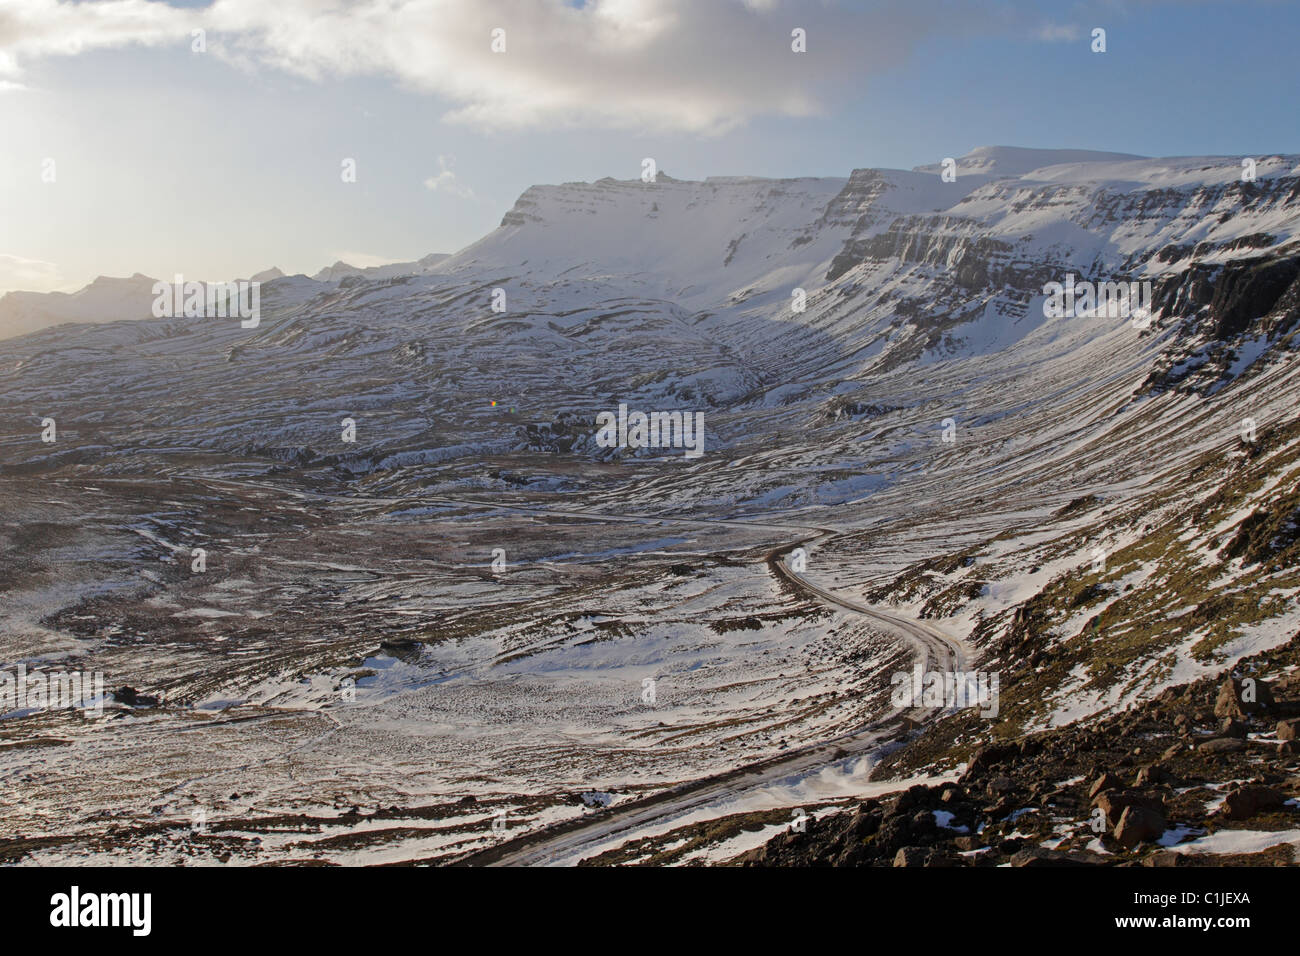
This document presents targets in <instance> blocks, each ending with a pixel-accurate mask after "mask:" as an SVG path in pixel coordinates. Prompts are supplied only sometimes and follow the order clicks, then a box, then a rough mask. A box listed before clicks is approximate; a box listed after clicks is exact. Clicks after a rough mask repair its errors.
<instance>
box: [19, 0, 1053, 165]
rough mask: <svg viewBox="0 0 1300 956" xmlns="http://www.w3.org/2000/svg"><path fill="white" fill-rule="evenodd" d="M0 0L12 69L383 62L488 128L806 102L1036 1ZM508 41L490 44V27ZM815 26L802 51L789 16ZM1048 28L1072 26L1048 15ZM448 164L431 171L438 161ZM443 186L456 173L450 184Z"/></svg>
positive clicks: (991, 27) (349, 66) (725, 119)
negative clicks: (113, 59) (186, 52)
mask: <svg viewBox="0 0 1300 956" xmlns="http://www.w3.org/2000/svg"><path fill="white" fill-rule="evenodd" d="M977 6H979V5H975V4H953V3H951V2H949V0H874V2H872V3H863V2H857V0H823V2H821V3H817V4H811V3H805V2H798V0H588V2H587V3H586V4H584V5H581V6H574V5H572V4H570V3H566V2H564V0H342V2H340V0H275V2H268V0H215V2H214V3H212V4H211V5H210V6H208V7H200V8H186V9H182V8H177V7H171V6H168V5H167V4H164V3H156V2H145V0H101V2H96V3H69V2H60V0H0V78H3V77H8V78H10V79H11V80H12V79H15V78H17V77H18V76H20V75H21V70H22V68H23V65H24V64H26V63H28V62H30V61H34V60H37V59H39V58H42V57H48V56H55V55H75V54H78V53H81V52H83V51H87V50H95V49H108V48H120V47H127V46H132V45H144V46H156V45H159V44H172V45H177V46H179V45H181V44H185V45H188V44H189V42H190V31H191V30H193V29H195V28H197V27H202V28H204V29H205V30H206V31H207V36H208V43H209V50H210V51H211V53H210V54H209V55H214V56H220V57H224V58H225V59H227V60H229V61H230V62H232V63H235V64H238V65H240V66H247V67H251V68H257V67H267V66H269V67H273V68H276V69H280V70H284V71H287V72H290V73H293V74H296V75H299V76H302V77H306V78H309V79H313V80H325V79H328V78H331V77H340V76H386V77H389V78H391V79H393V80H394V81H395V82H397V83H398V84H399V85H401V86H402V87H404V88H407V89H411V90H415V91H418V92H422V93H427V94H432V95H435V96H438V97H440V98H442V99H443V100H445V101H447V102H448V103H449V104H450V108H449V110H448V112H447V113H446V114H445V118H447V119H449V120H452V121H457V122H463V123H469V124H473V125H475V126H478V127H486V128H521V127H543V128H556V127H564V126H589V127H602V128H622V129H632V130H642V129H651V130H665V129H666V130H692V131H699V132H719V131H723V130H726V129H728V128H731V127H733V126H736V125H739V124H742V123H744V122H746V121H747V120H749V119H751V118H754V117H756V116H762V115H781V116H796V117H797V116H809V115H816V114H819V113H822V112H824V111H825V110H826V109H827V108H828V107H829V106H830V100H832V99H833V98H835V97H836V96H844V97H848V96H852V95H854V93H856V91H857V90H858V89H860V87H861V85H862V84H863V83H864V82H866V81H867V80H868V78H869V77H871V76H872V75H874V74H877V73H879V72H882V71H885V70H888V69H891V68H893V67H895V66H897V65H899V64H900V63H902V62H903V61H904V60H905V59H906V58H907V57H908V56H909V55H910V53H911V51H912V50H914V49H915V48H916V47H917V45H918V44H919V43H920V42H921V41H923V40H925V39H926V38H927V37H929V36H932V35H934V34H937V33H948V34H954V33H968V34H969V33H974V32H978V31H984V32H988V31H1004V32H1008V33H1022V32H1023V31H1024V25H1025V23H1026V22H1032V19H1033V16H1032V13H1033V12H1034V11H1035V10H1036V9H1037V4H1036V3H1035V2H1034V0H1006V2H1004V3H1001V4H999V5H997V6H994V7H992V8H983V9H977ZM498 27H500V28H502V29H504V30H505V31H506V50H505V52H504V53H494V52H492V50H491V38H492V31H493V30H494V29H495V28H498ZM795 27H800V28H803V29H804V30H806V31H807V52H806V53H794V52H792V51H791V49H790V32H791V30H792V29H793V28H795ZM1046 29H1047V30H1048V31H1049V34H1051V38H1052V39H1058V38H1062V36H1063V35H1062V34H1060V31H1061V30H1062V29H1063V28H1060V27H1048V28H1046ZM435 179H436V177H435ZM431 188H439V189H441V188H443V186H442V185H439V186H438V187H431Z"/></svg>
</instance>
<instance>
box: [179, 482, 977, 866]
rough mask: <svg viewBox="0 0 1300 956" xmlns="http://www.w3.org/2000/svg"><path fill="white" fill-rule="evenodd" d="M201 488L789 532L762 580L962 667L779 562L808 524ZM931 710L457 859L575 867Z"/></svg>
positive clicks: (883, 738)
mask: <svg viewBox="0 0 1300 956" xmlns="http://www.w3.org/2000/svg"><path fill="white" fill-rule="evenodd" d="M177 477H178V478H181V479H189V480H194V481H199V482H203V483H205V484H208V485H226V486H233V487H239V488H257V489H260V490H263V491H273V492H275V493H277V494H290V495H293V496H294V497H299V498H319V499H325V500H332V501H338V502H347V503H349V504H354V505H358V504H362V505H373V504H404V505H410V504H411V503H412V502H413V501H419V502H421V503H424V502H430V501H443V502H447V503H450V504H458V505H466V506H471V507H476V508H484V509H488V510H494V511H514V512H521V513H526V514H540V515H547V516H550V517H557V518H561V517H562V518H576V519H586V520H592V521H620V522H638V523H650V524H662V523H664V522H665V521H668V522H672V523H682V524H700V525H718V524H721V525H733V526H738V527H744V528H748V529H751V530H753V529H759V530H776V531H783V532H788V531H794V532H798V533H799V534H800V535H801V537H800V538H799V539H798V540H796V541H794V542H790V543H786V544H783V545H781V546H779V547H777V548H775V549H773V550H771V551H769V552H768V553H767V554H766V555H765V557H764V561H765V563H766V564H767V567H768V569H769V570H770V572H771V573H772V574H773V575H774V576H775V577H777V578H779V579H781V580H784V581H786V582H788V583H789V584H790V585H791V586H793V587H794V588H796V589H798V590H802V591H804V592H806V593H808V594H810V595H812V596H814V597H816V598H817V599H818V600H820V601H822V602H823V603H825V604H828V605H830V606H832V607H834V608H836V609H837V610H840V611H847V612H849V613H852V614H857V615H860V616H862V617H866V618H868V619H869V620H870V621H871V622H872V623H873V624H874V625H876V626H877V627H878V628H880V629H881V630H883V631H886V632H888V633H891V634H893V635H895V636H896V637H897V638H899V639H900V640H901V641H903V642H906V643H909V644H911V645H912V646H914V647H915V649H916V650H917V652H918V654H919V655H921V662H922V664H923V665H924V668H925V669H926V670H927V671H943V672H959V671H963V670H965V669H966V662H967V654H966V649H965V647H964V646H963V645H962V643H961V642H960V641H958V640H956V639H954V638H952V637H949V636H948V635H946V634H944V633H942V632H941V631H939V630H938V629H937V628H935V627H933V626H932V625H929V624H927V623H925V622H924V621H920V620H913V619H910V618H906V617H901V616H899V615H896V614H893V613H890V612H888V611H885V610H882V609H880V608H876V607H871V606H869V605H866V604H862V603H859V602H857V601H853V600H850V599H849V598H846V597H843V596H841V595H839V594H836V593H834V592H833V591H829V590H827V589H825V588H823V587H821V586H820V585H817V584H814V583H813V582H811V581H809V580H808V579H807V578H806V577H805V576H804V575H803V574H801V573H799V572H796V571H795V570H793V569H792V568H791V567H790V565H789V563H788V562H787V560H786V559H787V558H788V557H789V556H790V554H791V553H792V552H793V551H794V550H795V549H797V548H810V547H812V546H813V545H815V544H817V543H820V542H822V541H827V540H830V539H832V538H834V537H836V536H838V535H839V534H840V533H841V532H838V531H835V530H832V529H828V528H820V527H809V526H807V525H795V524H787V523H778V522H767V521H756V520H747V519H737V518H684V517H678V516H662V515H661V516H654V515H638V514H611V513H609V512H603V511H588V510H572V509H558V508H547V507H538V506H533V505H525V504H517V503H503V502H493V501H483V500H479V499H472V498H459V497H452V496H448V495H428V496H425V497H420V498H419V499H411V498H391V499H390V498H358V497H354V496H345V495H332V494H326V493H321V492H310V491H308V492H304V491H296V490H291V489H286V488H283V487H279V486H276V485H269V484H263V483H259V482H253V481H243V480H238V481H236V480H229V479H217V478H209V477H204V476H199V475H184V476H177ZM933 713H934V711H933V710H924V709H917V708H909V709H908V711H904V710H902V709H899V708H895V709H894V710H892V711H891V712H890V713H888V714H886V715H885V716H883V717H881V718H879V719H877V720H874V721H871V722H870V723H867V724H864V725H863V726H861V727H858V728H856V729H854V730H851V731H849V732H847V733H844V734H840V735H838V736H836V737H832V738H830V739H828V740H824V741H820V742H818V743H815V744H809V745H806V746H803V747H799V748H796V749H793V750H790V751H788V752H786V753H782V754H779V755H777V756H774V757H770V758H768V759H766V760H762V761H758V762H756V763H751V764H747V765H745V766H742V767H738V768H736V769H734V770H730V771H727V772H725V773H721V774H716V775H713V776H709V777H704V778H701V779H699V780H693V781H689V782H687V783H683V784H679V785H677V786H675V787H671V788H669V789H667V790H663V791H660V792H659V793H656V794H653V795H652V796H649V797H644V798H641V799H639V800H634V801H630V802H628V803H625V804H619V805H617V806H614V807H611V808H608V809H605V810H601V811H598V812H595V813H592V814H589V815H586V816H582V817H579V818H577V819H573V820H568V821H565V822H563V823H559V824H554V825H552V826H548V827H544V828H541V829H537V830H531V831H528V832H526V833H523V834H521V835H519V836H517V837H513V838H511V839H508V840H505V841H502V842H501V843H498V844H496V845H495V846H491V847H488V848H486V849H483V850H479V851H476V852H474V853H472V854H470V855H468V856H467V857H464V858H462V859H461V860H460V861H458V865H467V866H545V865H554V864H564V863H576V862H577V861H578V860H580V859H581V858H582V857H583V855H584V854H586V855H590V853H591V852H592V851H595V850H596V849H597V848H598V847H604V846H608V845H609V844H611V843H614V842H618V841H622V840H626V839H630V838H632V837H634V836H636V835H637V833H638V832H639V831H643V830H645V829H647V828H649V827H652V826H653V827H658V826H662V824H664V823H665V822H670V821H672V820H673V819H675V818H678V817H682V816H684V815H685V814H687V813H690V812H692V811H695V810H699V809H702V808H707V807H709V806H712V805H715V804H718V803H721V802H723V801H727V800H732V799H734V798H736V797H739V796H742V795H743V794H745V793H746V792H752V791H755V790H758V789H761V788H763V787H768V786H771V785H773V784H777V783H780V782H781V781H783V780H788V779H790V778H797V777H800V776H803V775H806V774H810V773H814V772H816V771H818V770H821V769H823V768H825V767H826V766H828V765H830V764H833V763H836V762H839V761H842V760H845V759H847V758H851V757H855V756H862V755H865V754H868V753H870V752H872V751H874V750H876V749H878V748H879V747H881V746H882V745H884V744H887V743H889V742H891V741H893V740H895V739H897V738H898V737H899V736H900V735H902V734H903V733H905V732H907V731H908V730H910V729H913V728H915V726H916V724H917V723H918V722H920V721H924V720H926V719H929V718H930V717H931V716H933Z"/></svg>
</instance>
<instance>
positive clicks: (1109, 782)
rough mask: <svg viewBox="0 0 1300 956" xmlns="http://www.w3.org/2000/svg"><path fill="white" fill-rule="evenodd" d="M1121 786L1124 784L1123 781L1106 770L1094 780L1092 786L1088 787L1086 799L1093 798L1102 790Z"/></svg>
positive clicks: (1115, 788) (1116, 788)
mask: <svg viewBox="0 0 1300 956" xmlns="http://www.w3.org/2000/svg"><path fill="white" fill-rule="evenodd" d="M1122 786H1124V783H1123V781H1121V780H1120V779H1119V777H1117V776H1115V775H1114V774H1113V773H1110V772H1109V771H1107V772H1106V773H1103V774H1102V775H1101V776H1100V777H1098V778H1097V779H1096V780H1094V781H1093V784H1092V786H1091V787H1089V788H1088V799H1089V800H1093V799H1095V798H1096V796H1097V794H1099V793H1101V792H1102V791H1104V790H1118V789H1119V788H1120V787H1122Z"/></svg>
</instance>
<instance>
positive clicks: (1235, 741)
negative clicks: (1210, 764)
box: [1196, 737, 1246, 754]
mask: <svg viewBox="0 0 1300 956" xmlns="http://www.w3.org/2000/svg"><path fill="white" fill-rule="evenodd" d="M1196 749H1197V750H1199V751H1200V752H1201V753H1206V754H1237V753H1241V752H1242V751H1243V750H1245V749H1246V741H1244V740H1241V739H1239V738H1236V737H1212V738H1211V739H1209V740H1203V741H1201V742H1200V743H1199V744H1197V745H1196Z"/></svg>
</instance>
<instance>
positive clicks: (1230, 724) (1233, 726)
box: [1219, 717, 1250, 740]
mask: <svg viewBox="0 0 1300 956" xmlns="http://www.w3.org/2000/svg"><path fill="white" fill-rule="evenodd" d="M1249 732H1250V731H1249V728H1247V727H1246V725H1245V724H1244V723H1242V722H1241V721H1240V720H1233V719H1232V718H1231V717H1224V718H1223V722H1222V723H1221V724H1219V736H1220V737H1236V738H1238V739H1240V740H1245V739H1246V734H1247V733H1249Z"/></svg>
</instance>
